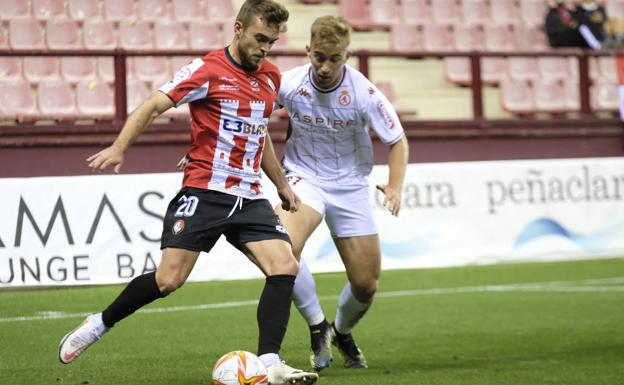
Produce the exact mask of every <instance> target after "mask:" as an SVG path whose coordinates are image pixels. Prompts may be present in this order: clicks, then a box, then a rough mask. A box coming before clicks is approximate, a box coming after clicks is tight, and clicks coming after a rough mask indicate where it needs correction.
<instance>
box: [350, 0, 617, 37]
mask: <svg viewBox="0 0 624 385" xmlns="http://www.w3.org/2000/svg"><path fill="white" fill-rule="evenodd" d="M606 6H607V11H608V13H609V14H610V15H611V16H616V17H620V18H623V19H624V1H622V0H608V1H607V2H606ZM338 8H339V11H340V13H341V14H342V15H343V16H344V17H345V18H346V19H348V20H349V21H350V22H351V23H352V24H353V25H354V27H355V28H356V29H359V30H369V29H374V28H390V27H391V26H393V25H395V24H397V23H429V22H434V23H438V24H488V23H510V24H511V23H513V24H515V23H520V24H523V25H525V26H528V27H536V26H541V25H543V24H544V18H545V15H546V12H547V10H548V0H340V1H338Z"/></svg>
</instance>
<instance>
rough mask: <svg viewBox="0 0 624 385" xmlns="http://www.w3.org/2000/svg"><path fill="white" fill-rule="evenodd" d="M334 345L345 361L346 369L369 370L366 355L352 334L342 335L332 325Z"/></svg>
mask: <svg viewBox="0 0 624 385" xmlns="http://www.w3.org/2000/svg"><path fill="white" fill-rule="evenodd" d="M331 332H332V344H333V345H334V346H335V347H337V348H338V351H339V352H340V354H341V355H342V358H343V359H344V367H345V368H354V369H364V368H368V364H367V363H366V358H364V354H363V353H362V351H361V350H360V348H358V346H357V344H356V343H355V340H354V339H353V336H352V335H351V333H349V334H341V333H338V331H337V330H336V326H334V324H333V323H332V324H331Z"/></svg>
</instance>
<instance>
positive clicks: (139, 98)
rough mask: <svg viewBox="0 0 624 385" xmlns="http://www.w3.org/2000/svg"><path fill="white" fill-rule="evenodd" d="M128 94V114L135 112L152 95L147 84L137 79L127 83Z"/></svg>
mask: <svg viewBox="0 0 624 385" xmlns="http://www.w3.org/2000/svg"><path fill="white" fill-rule="evenodd" d="M126 93H127V97H126V102H127V108H128V113H131V112H132V111H134V110H135V109H136V108H137V107H138V106H139V105H141V103H143V101H145V99H147V98H148V97H149V96H150V94H151V92H150V90H149V88H148V87H147V85H146V84H145V82H142V81H140V80H136V79H132V80H129V81H128V82H127V83H126Z"/></svg>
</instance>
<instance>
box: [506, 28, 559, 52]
mask: <svg viewBox="0 0 624 385" xmlns="http://www.w3.org/2000/svg"><path fill="white" fill-rule="evenodd" d="M514 35H515V39H516V48H517V49H519V50H521V51H538V50H539V51H547V50H550V46H549V45H548V39H547V38H546V34H545V33H544V31H543V30H542V28H541V27H525V26H519V27H517V28H515V29H514Z"/></svg>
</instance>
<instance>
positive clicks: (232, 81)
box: [219, 76, 238, 83]
mask: <svg viewBox="0 0 624 385" xmlns="http://www.w3.org/2000/svg"><path fill="white" fill-rule="evenodd" d="M219 80H223V81H224V82H228V83H235V82H237V81H238V79H236V78H228V77H227V76H219Z"/></svg>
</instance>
